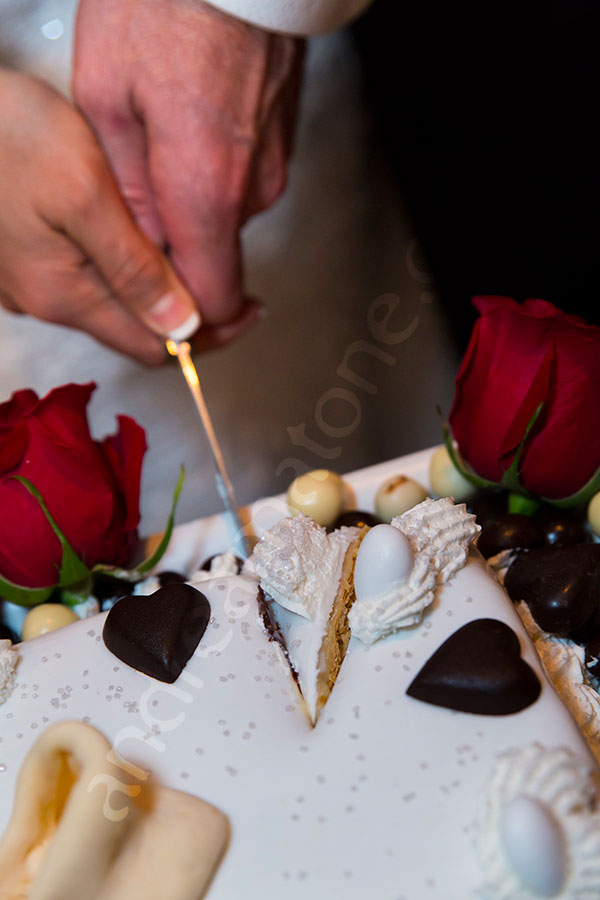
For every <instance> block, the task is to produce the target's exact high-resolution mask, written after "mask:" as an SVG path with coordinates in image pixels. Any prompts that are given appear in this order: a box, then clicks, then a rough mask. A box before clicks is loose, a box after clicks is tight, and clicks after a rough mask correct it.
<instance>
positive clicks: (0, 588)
mask: <svg viewBox="0 0 600 900" xmlns="http://www.w3.org/2000/svg"><path fill="white" fill-rule="evenodd" d="M54 590H55V585H52V587H41V588H28V587H23V586H22V585H20V584H14V583H13V582H12V581H8V580H7V579H6V578H2V576H1V575H0V597H1V598H2V599H3V600H8V602H9V603H16V604H17V606H25V607H27V608H30V607H32V606H38V605H39V604H40V603H44V601H45V600H47V599H48V597H50V595H51V594H52V592H53V591H54Z"/></svg>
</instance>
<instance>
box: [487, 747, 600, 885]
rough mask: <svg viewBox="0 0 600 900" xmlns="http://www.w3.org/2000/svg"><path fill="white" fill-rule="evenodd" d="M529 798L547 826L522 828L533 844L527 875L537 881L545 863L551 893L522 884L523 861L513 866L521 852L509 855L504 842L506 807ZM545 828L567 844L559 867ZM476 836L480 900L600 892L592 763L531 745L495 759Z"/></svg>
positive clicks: (599, 815)
mask: <svg viewBox="0 0 600 900" xmlns="http://www.w3.org/2000/svg"><path fill="white" fill-rule="evenodd" d="M527 803H529V804H532V805H533V804H535V806H536V807H537V809H538V811H539V812H540V813H541V815H542V816H543V817H544V818H545V819H546V822H547V824H548V826H549V828H547V829H544V828H541V829H537V830H536V831H534V832H529V833H527V832H526V831H525V833H523V830H522V827H521V833H520V841H521V844H522V843H523V842H524V841H526V842H527V843H528V844H529V845H530V846H529V849H530V857H531V858H530V861H529V864H530V873H529V874H531V875H532V880H535V881H538V883H539V881H540V876H541V877H542V880H543V875H544V872H543V869H544V866H546V867H547V870H548V872H549V873H550V874H551V875H552V876H553V878H554V889H553V890H552V892H550V893H548V892H546V893H541V892H540V890H535V889H533V888H532V886H531V884H528V883H527V881H528V880H529V879H528V878H527V877H525V876H526V875H527V871H526V870H527V862H526V863H525V865H523V864H522V863H523V860H521V861H520V862H521V865H520V866H519V865H518V863H519V859H518V854H517V853H514V851H513V853H511V842H510V841H507V840H506V837H507V836H506V827H507V822H508V817H509V814H510V812H511V811H514V810H515V808H516V806H517V804H527ZM525 808H526V807H525ZM511 824H512V823H511ZM521 826H522V823H521ZM548 831H553V832H554V833H555V834H556V833H557V832H558V834H559V835H560V837H561V840H562V841H563V843H564V849H565V856H564V860H563V861H562V863H561V862H560V861H559V862H558V867H557V859H556V853H555V852H553V851H555V846H553V844H554V843H555V842H553V841H549V840H548V838H547V835H548ZM544 832H545V834H544ZM475 834H476V849H477V852H478V855H479V857H480V861H481V864H482V868H483V871H484V878H485V881H484V884H483V885H482V886H481V887H480V889H479V891H478V893H479V896H480V897H482V898H485V900H537V898H539V897H540V896H551V897H554V898H555V900H579V898H581V900H584V898H587V897H590V898H591V897H600V868H599V867H598V854H599V852H600V812H599V811H598V797H597V791H596V787H595V784H594V780H593V776H592V772H591V766H588V765H587V764H586V763H584V762H582V761H581V760H580V759H577V758H576V757H575V756H574V755H573V754H572V753H571V752H570V751H569V750H567V749H566V748H564V747H557V748H554V749H547V748H545V747H543V746H541V745H540V744H537V743H534V744H530V745H529V746H527V747H525V748H521V749H511V750H508V751H507V752H506V753H503V754H502V755H501V756H499V758H498V761H497V764H496V767H495V769H494V772H493V773H492V776H491V778H490V781H489V783H488V785H487V790H486V791H485V793H484V795H483V796H482V800H481V809H480V813H479V817H478V821H477V827H476V829H475ZM513 846H514V845H513Z"/></svg>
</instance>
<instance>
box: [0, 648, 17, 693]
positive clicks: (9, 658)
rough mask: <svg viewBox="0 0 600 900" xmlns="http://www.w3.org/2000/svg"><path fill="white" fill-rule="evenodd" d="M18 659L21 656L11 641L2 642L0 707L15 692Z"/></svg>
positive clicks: (0, 650) (0, 651)
mask: <svg viewBox="0 0 600 900" xmlns="http://www.w3.org/2000/svg"><path fill="white" fill-rule="evenodd" d="M18 658H19V654H18V653H17V651H16V650H13V649H12V642H11V641H8V640H2V641H0V705H2V703H4V701H5V700H7V699H8V697H10V695H11V694H12V692H13V689H14V686H15V669H16V667H17V661H18Z"/></svg>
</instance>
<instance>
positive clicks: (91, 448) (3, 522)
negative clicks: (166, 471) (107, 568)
mask: <svg viewBox="0 0 600 900" xmlns="http://www.w3.org/2000/svg"><path fill="white" fill-rule="evenodd" d="M95 387H96V386H95V385H94V384H87V385H77V384H67V385H65V386H64V387H60V388H57V389H56V390H53V391H51V392H50V393H49V394H48V396H47V397H44V399H43V400H40V399H39V398H38V397H37V395H36V394H35V393H34V392H33V391H17V393H16V394H14V395H13V397H12V398H11V399H10V400H9V401H8V402H7V403H2V404H0V576H2V577H4V578H5V579H6V580H8V581H12V582H14V583H16V584H20V585H23V586H27V587H45V586H49V585H54V584H56V583H57V581H58V572H59V567H60V561H61V556H62V551H61V545H60V543H59V541H58V538H57V537H56V535H55V534H54V532H53V531H52V528H51V526H50V524H49V522H48V520H47V519H46V517H45V516H44V513H43V512H42V510H41V508H40V505H39V503H38V501H37V500H36V499H35V497H33V496H32V495H31V494H30V493H29V491H28V490H27V489H26V487H25V486H24V485H23V484H22V483H21V482H19V481H17V480H15V478H14V477H12V476H15V475H21V476H23V477H25V478H27V479H29V481H30V482H31V483H32V484H33V485H34V486H35V487H36V488H37V489H38V491H39V492H40V494H41V495H42V497H43V499H44V500H45V502H46V505H47V507H48V510H49V512H50V514H51V515H52V516H53V518H54V520H55V521H56V524H57V525H58V527H59V528H60V530H61V531H62V532H63V534H64V535H65V536H66V538H67V540H68V541H69V542H70V544H71V546H72V547H73V549H74V550H75V552H76V553H77V555H78V556H79V557H80V558H81V559H83V561H84V562H85V563H86V564H87V565H88V566H89V567H91V566H93V565H94V564H95V563H98V562H102V563H107V564H113V565H125V564H126V563H127V562H128V561H129V559H130V557H131V554H132V552H133V551H134V550H135V547H136V543H137V526H138V523H139V518H140V513H139V492H140V476H141V468H142V459H143V456H144V453H145V450H146V439H145V436H144V430H143V429H142V428H140V426H139V425H137V424H136V423H135V422H134V421H133V419H130V418H128V417H127V416H120V417H119V419H118V422H119V431H118V433H117V434H116V435H113V436H112V437H108V438H106V439H105V440H104V441H103V442H102V443H99V442H98V441H94V440H92V437H91V435H90V431H89V426H88V422H87V416H86V406H87V404H88V401H89V399H90V396H91V394H92V392H93V391H94V389H95Z"/></svg>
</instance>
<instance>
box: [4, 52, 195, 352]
mask: <svg viewBox="0 0 600 900" xmlns="http://www.w3.org/2000/svg"><path fill="white" fill-rule="evenodd" d="M0 196H1V198H2V202H1V203H0V302H1V303H2V304H3V305H4V306H6V307H7V308H8V309H10V310H12V311H14V312H26V313H30V314H31V315H34V316H37V317H38V318H41V319H46V320H48V321H51V322H58V323H61V324H64V325H71V326H73V327H75V328H79V329H82V330H84V331H87V332H89V333H90V334H92V335H94V336H95V337H97V338H98V339H99V340H100V341H103V342H104V343H105V344H108V345H110V346H111V347H114V348H115V349H117V350H120V351H121V352H123V353H127V354H129V355H130V356H132V357H134V358H136V359H138V360H140V361H142V362H147V363H158V362H160V361H161V360H162V359H163V358H164V338H163V339H161V338H160V337H159V336H158V335H163V336H164V335H166V334H168V333H169V332H171V331H173V330H176V329H178V328H179V327H180V326H182V325H183V324H184V323H186V322H187V326H188V327H189V328H190V329H191V330H193V328H194V323H195V324H196V325H197V324H198V314H197V310H196V306H195V304H194V301H193V300H192V298H191V296H190V294H189V292H188V291H187V290H186V288H185V287H184V286H183V285H182V284H181V282H180V280H179V279H178V278H177V276H176V275H175V273H174V272H173V270H172V268H171V266H170V265H169V263H168V262H167V260H166V259H165V257H164V256H163V254H162V253H161V252H160V251H159V249H158V248H157V247H156V245H155V244H153V243H152V241H150V240H149V238H148V237H147V236H146V235H145V234H144V233H143V232H142V231H141V230H140V229H139V228H138V226H137V225H136V223H135V221H134V219H133V217H132V215H131V213H130V211H129V210H128V208H127V206H126V205H125V203H124V202H123V199H122V197H121V195H120V193H119V189H118V187H117V184H116V182H115V180H114V178H113V175H112V173H111V171H110V168H109V166H108V164H107V162H106V160H105V158H104V155H103V153H102V150H101V148H100V146H99V144H98V143H97V141H96V139H95V137H94V135H93V133H92V132H91V131H90V129H89V127H88V126H87V124H86V123H85V121H84V119H83V118H82V117H81V116H80V115H79V113H77V112H76V111H75V110H74V109H73V107H72V106H70V105H69V103H67V101H66V100H64V99H63V98H62V97H61V96H60V95H59V94H57V93H56V92H55V91H54V90H52V89H51V88H49V87H48V86H47V85H45V84H42V83H41V82H38V81H36V80H35V79H33V78H30V77H28V76H25V75H19V74H17V73H14V72H7V71H2V70H0Z"/></svg>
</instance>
